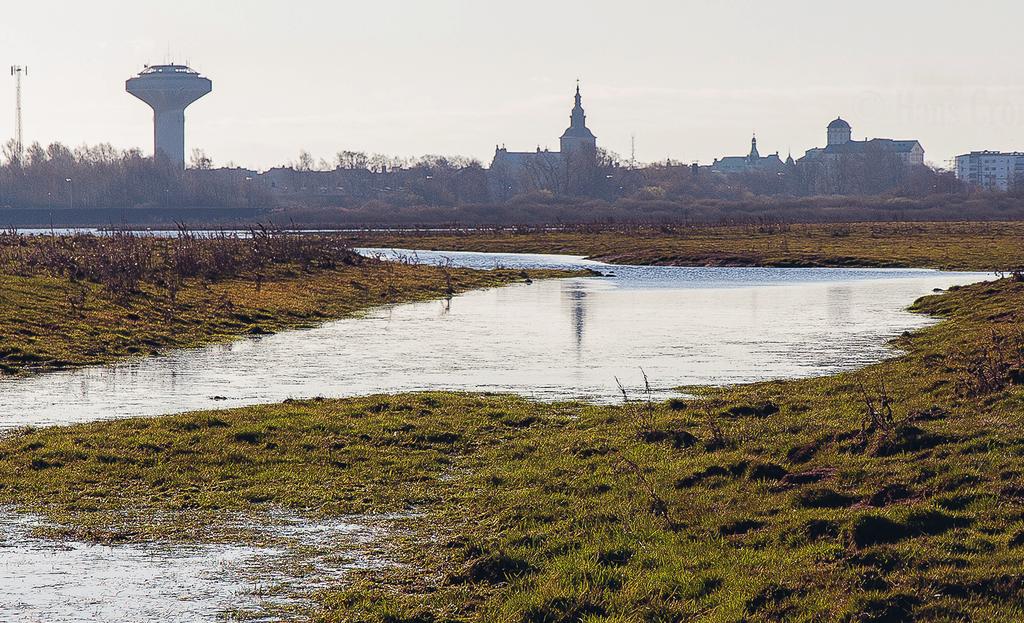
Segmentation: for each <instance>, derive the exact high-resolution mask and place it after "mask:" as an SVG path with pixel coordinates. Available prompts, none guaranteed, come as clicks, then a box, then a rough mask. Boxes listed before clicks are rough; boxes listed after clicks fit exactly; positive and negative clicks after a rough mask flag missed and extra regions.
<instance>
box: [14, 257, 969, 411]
mask: <svg viewBox="0 0 1024 623" xmlns="http://www.w3.org/2000/svg"><path fill="white" fill-rule="evenodd" d="M363 252H364V253H368V254H373V253H386V254H388V255H394V254H396V253H397V254H400V255H402V256H403V257H407V258H415V259H416V260H418V261H421V262H430V263H433V262H437V261H440V260H441V258H448V259H450V261H452V262H453V263H454V264H456V265H459V266H470V267H476V268H493V267H495V266H504V267H523V268H540V267H568V268H584V267H585V268H593V269H596V270H599V271H601V272H602V273H605V274H609V275H613V276H607V277H600V278H578V279H564V280H542V281H537V282H535V283H533V284H530V285H526V284H523V285H514V286H510V287H504V288H495V289H491V290H485V291H475V292H470V293H467V294H463V295H460V296H457V297H455V298H453V299H451V300H450V301H432V302H426V303H414V304H403V305H395V306H391V307H385V308H379V309H375V310H373V311H370V312H369V313H366V314H365V315H363V316H362V317H358V318H350V319H345V320H340V321H336V322H330V323H328V324H325V325H323V326H321V327H318V328H315V329H309V330H299V331H288V332H284V333H280V334H277V335H271V336H263V337H259V338H253V339H245V340H241V341H238V342H235V343H232V344H227V345H218V346H213V347H208V348H202V349H197V350H187V351H177V352H172V353H169V354H167V355H166V356H161V357H151V358H145V359H140V360H137V361H132V362H129V363H124V364H119V365H114V366H102V367H93V368H87V369H83V370H74V371H67V372H58V373H52V374H44V375H39V376H35V377H31V378H24V379H7V380H3V381H0V428H10V427H17V426H24V425H35V426H39V425H50V424H64V423H72V422H83V421H88V420H96V419H102V418H117V417H129V416H149V415H160V414H167V413H173V412H180V411H186V410H194V409H203V408H220V407H234V406H240V405H248V404H254V403H265V402H278V401H281V400H284V399H287V398H301V397H314V396H328V397H331V396H351V395H359V394H370V393H378V392H402V391H411V390H429V389H453V390H470V391H501V392H515V393H519V394H523V395H526V396H530V397H534V398H538V399H543V400H554V399H567V398H580V399H589V400H598V401H608V400H615V399H617V398H618V396H619V394H618V389H617V386H616V378H618V379H620V380H621V381H622V383H623V384H624V385H626V386H627V387H632V388H635V389H636V388H639V386H640V385H642V382H643V379H642V374H641V371H640V370H641V368H642V369H643V370H644V371H645V372H646V373H647V376H648V377H649V378H650V380H651V383H652V384H653V385H654V386H655V387H656V389H657V390H658V391H659V392H660V394H662V395H667V394H669V393H671V389H672V388H673V387H676V386H679V385H690V384H728V383H741V382H749V381H758V380H765V379H776V378H789V377H806V376H810V375H821V374H829V373H833V372H836V371H839V370H847V369H851V368H855V367H858V366H862V365H865V364H867V363H871V362H874V361H877V360H879V359H882V358H884V357H887V356H890V355H892V354H893V351H892V350H891V349H890V348H889V347H888V346H887V345H886V342H887V340H889V339H890V338H892V337H894V336H896V335H899V334H900V333H901V332H903V331H905V330H909V329H915V328H919V327H922V326H925V325H928V324H930V323H932V322H933V320H931V319H929V318H926V317H923V316H920V315H917V314H911V313H909V312H907V311H905V308H906V307H907V306H908V305H909V304H910V303H912V302H913V301H914V300H915V299H916V298H918V297H919V296H922V295H924V294H928V293H930V292H931V291H932V289H933V288H946V287H949V286H951V285H954V284H964V283H969V282H973V281H978V280H981V279H983V278H985V277H986V275H981V274H968V273H943V272H936V271H926V270H873V269H782V268H680V267H630V266H613V265H607V264H601V263H597V262H591V261H587V260H583V259H580V258H574V257H568V256H546V255H514V254H482V253H455V252H446V253H437V252H423V251H421V252H411V251H397V252H396V251H387V252H383V251H379V250H364V251H363Z"/></svg>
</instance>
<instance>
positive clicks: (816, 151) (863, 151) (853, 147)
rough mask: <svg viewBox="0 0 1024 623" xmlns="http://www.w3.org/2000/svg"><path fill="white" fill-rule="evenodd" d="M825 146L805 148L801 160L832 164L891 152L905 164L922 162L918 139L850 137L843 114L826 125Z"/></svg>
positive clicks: (851, 129)
mask: <svg viewBox="0 0 1024 623" xmlns="http://www.w3.org/2000/svg"><path fill="white" fill-rule="evenodd" d="M826 136H827V139H826V145H825V147H815V148H813V149H809V150H807V152H806V153H805V154H804V157H803V158H801V159H800V162H807V163H811V162H824V163H829V162H832V163H835V162H841V161H843V160H844V159H849V158H855V157H861V158H863V157H866V156H871V155H892V156H894V157H895V158H896V159H897V160H898V161H899V163H900V164H902V165H904V166H906V167H912V166H923V165H924V147H922V146H921V143H920V141H917V140H894V139H891V138H873V139H868V140H863V141H855V140H853V128H852V127H851V126H850V124H849V123H847V122H846V121H845V120H844V119H843V118H842V117H838V118H836V119H835V120H834V121H832V122H831V123H829V124H828V128H827V130H826Z"/></svg>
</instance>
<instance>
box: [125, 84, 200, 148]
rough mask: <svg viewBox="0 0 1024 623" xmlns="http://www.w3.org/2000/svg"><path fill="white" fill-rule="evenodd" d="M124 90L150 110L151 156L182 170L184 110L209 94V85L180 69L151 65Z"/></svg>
mask: <svg viewBox="0 0 1024 623" xmlns="http://www.w3.org/2000/svg"><path fill="white" fill-rule="evenodd" d="M125 89H126V90H127V91H128V92H129V93H131V94H132V95H134V96H135V97H137V98H139V99H140V100H142V101H144V102H146V103H147V104H149V105H150V107H151V108H152V109H153V155H154V156H155V155H156V154H159V153H163V155H164V156H165V157H166V158H167V159H168V160H170V161H171V162H174V163H175V164H177V165H179V166H181V167H182V168H184V166H185V109H186V108H188V106H189V104H191V103H192V102H194V101H196V100H197V99H199V98H200V97H202V96H204V95H206V94H207V93H209V92H210V91H212V90H213V83H212V82H210V80H209V79H207V78H204V77H202V76H200V75H199V72H196V71H194V70H192V69H189V68H188V67H186V66H184V65H152V66H147V67H146V68H145V69H144V70H142V73H140V74H139V75H137V76H135V77H134V78H131V79H130V80H128V82H126V83H125Z"/></svg>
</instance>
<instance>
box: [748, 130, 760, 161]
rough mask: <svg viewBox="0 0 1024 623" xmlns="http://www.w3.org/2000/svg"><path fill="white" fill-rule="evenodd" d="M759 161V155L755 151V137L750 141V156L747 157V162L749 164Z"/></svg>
mask: <svg viewBox="0 0 1024 623" xmlns="http://www.w3.org/2000/svg"><path fill="white" fill-rule="evenodd" d="M760 159H761V154H760V153H759V152H758V151H757V136H755V137H754V138H752V139H750V154H749V155H748V156H747V160H750V161H751V162H757V161H758V160H760Z"/></svg>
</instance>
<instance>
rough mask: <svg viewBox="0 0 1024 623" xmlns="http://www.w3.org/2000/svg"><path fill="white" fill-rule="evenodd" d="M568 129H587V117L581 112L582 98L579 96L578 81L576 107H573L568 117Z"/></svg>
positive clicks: (578, 82)
mask: <svg viewBox="0 0 1024 623" xmlns="http://www.w3.org/2000/svg"><path fill="white" fill-rule="evenodd" d="M569 127H570V128H577V129H578V128H585V127H587V115H586V113H584V112H583V96H582V95H580V81H579V79H577V80H576V105H575V106H573V109H572V115H570V117H569Z"/></svg>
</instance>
